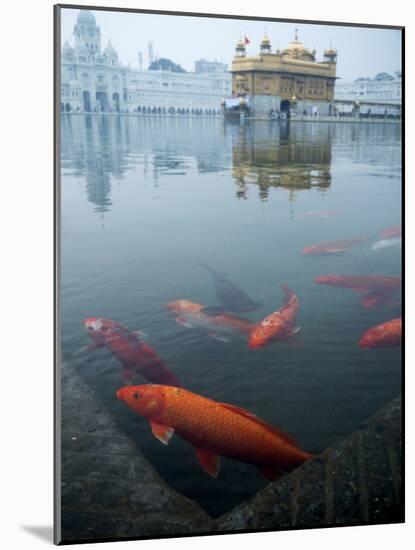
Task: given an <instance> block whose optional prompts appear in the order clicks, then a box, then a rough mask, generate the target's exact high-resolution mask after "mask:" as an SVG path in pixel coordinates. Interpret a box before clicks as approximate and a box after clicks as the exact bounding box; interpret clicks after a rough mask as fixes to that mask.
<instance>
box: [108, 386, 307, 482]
mask: <svg viewBox="0 0 415 550" xmlns="http://www.w3.org/2000/svg"><path fill="white" fill-rule="evenodd" d="M117 397H118V399H120V400H121V401H123V402H125V403H126V404H127V405H128V407H130V408H131V409H132V410H133V411H135V412H136V413H138V414H139V415H141V416H144V417H145V418H148V420H149V421H150V426H151V430H152V432H153V434H154V436H155V437H157V438H158V439H159V440H160V441H161V442H162V443H164V444H166V445H167V444H168V443H169V441H170V439H171V437H172V436H173V434H174V432H176V433H177V434H178V435H180V436H181V437H182V438H183V439H185V440H186V441H188V442H189V443H191V444H192V445H193V446H194V447H195V450H196V456H197V459H198V460H199V462H200V464H201V466H202V468H203V469H204V470H205V471H206V472H207V473H208V474H209V475H211V476H212V477H217V475H218V473H219V468H220V459H219V457H220V456H225V457H228V458H231V459H233V460H239V461H240V462H246V463H248V464H255V465H256V466H257V467H258V468H259V470H260V471H261V473H262V474H263V475H264V477H266V478H267V479H269V480H274V479H276V478H277V477H279V476H280V475H281V474H282V473H283V472H289V471H291V470H293V469H294V468H296V467H297V466H299V465H300V464H302V463H303V462H305V461H306V460H308V459H310V458H312V455H311V454H310V453H306V452H305V451H302V450H301V449H300V448H299V446H298V445H297V443H296V442H295V441H294V440H293V439H291V437H289V436H288V435H286V434H285V433H284V432H282V431H280V430H279V429H277V428H274V427H273V426H271V425H269V424H267V423H266V422H264V421H263V420H261V419H260V418H258V417H256V416H255V415H254V414H252V413H250V412H249V411H246V410H245V409H241V408H240V407H236V406H235V405H229V404H227V403H219V402H217V401H213V400H212V399H207V398H206V397H202V396H201V395H197V394H195V393H192V392H190V391H187V390H184V389H182V388H173V387H169V386H159V385H154V384H147V385H143V386H125V387H124V388H121V389H120V390H118V392H117Z"/></svg>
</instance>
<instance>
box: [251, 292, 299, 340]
mask: <svg viewBox="0 0 415 550" xmlns="http://www.w3.org/2000/svg"><path fill="white" fill-rule="evenodd" d="M281 288H282V290H283V292H284V294H285V300H284V304H283V305H282V307H280V309H279V310H278V311H274V313H271V315H268V317H265V319H263V320H262V321H260V322H259V323H257V324H256V325H255V327H254V328H253V330H252V331H251V333H250V334H249V338H248V346H249V347H250V348H251V349H255V348H262V347H264V346H266V345H267V344H268V343H269V342H270V341H273V340H285V339H287V338H288V337H289V336H291V335H293V334H295V333H297V332H298V331H299V330H300V329H299V328H298V327H296V326H295V318H296V315H297V311H298V308H299V303H298V298H297V296H296V295H295V294H294V292H293V291H292V290H291V289H289V288H288V286H286V285H281Z"/></svg>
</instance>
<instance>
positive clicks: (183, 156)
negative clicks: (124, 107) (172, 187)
mask: <svg viewBox="0 0 415 550" xmlns="http://www.w3.org/2000/svg"><path fill="white" fill-rule="evenodd" d="M61 132H62V139H61V165H62V173H63V174H65V173H70V174H73V175H75V176H77V177H82V176H83V177H85V179H86V193H87V197H88V200H89V201H90V202H91V203H93V204H94V205H95V206H96V208H95V211H96V212H100V213H103V212H106V211H108V210H110V208H111V198H110V197H111V185H112V184H113V183H114V181H117V180H118V181H120V180H122V179H123V175H124V173H125V172H126V170H131V169H134V168H135V166H137V165H141V167H142V174H143V178H144V179H145V180H150V181H151V182H152V183H153V185H154V186H158V184H159V182H160V180H161V178H163V177H164V176H170V177H173V176H177V175H184V174H186V173H188V172H189V170H191V169H192V170H196V171H197V172H198V173H212V172H218V171H221V170H224V169H226V168H227V167H228V166H229V162H230V156H231V149H230V142H229V141H228V139H227V136H226V135H225V133H224V132H223V126H222V121H221V120H215V119H201V120H194V119H162V118H160V119H158V118H150V117H149V118H146V119H138V118H133V117H128V118H124V117H105V116H91V115H85V116H83V115H79V116H63V117H62V119H61Z"/></svg>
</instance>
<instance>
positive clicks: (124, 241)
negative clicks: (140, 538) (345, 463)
mask: <svg viewBox="0 0 415 550" xmlns="http://www.w3.org/2000/svg"><path fill="white" fill-rule="evenodd" d="M400 132H401V127H400V126H399V125H395V124H367V123H362V124H350V123H329V124H328V123H300V122H292V123H283V122H276V121H270V122H267V121H264V122H262V121H257V122H248V123H246V124H245V125H239V124H234V123H225V122H224V121H222V120H217V119H198V118H194V119H174V118H168V119H158V118H150V117H149V118H133V117H116V116H113V117H112V116H102V117H101V116H89V117H88V116H76V115H72V116H71V115H64V116H63V117H62V144H61V148H62V157H61V158H62V189H61V195H62V197H61V199H62V207H61V269H62V274H61V303H62V319H61V329H62V358H63V361H64V362H70V363H73V364H75V365H76V367H77V368H78V369H79V371H80V372H81V374H82V375H83V376H84V378H85V379H86V380H87V381H88V382H89V383H90V384H91V385H92V386H93V387H94V388H95V389H96V392H97V394H98V396H99V397H100V398H101V399H103V400H104V401H105V402H106V404H107V406H108V408H109V409H110V410H111V411H112V413H113V414H114V416H115V417H116V419H117V421H118V422H119V424H120V425H121V427H122V429H123V430H125V431H126V432H127V433H128V434H129V435H131V437H133V438H134V440H135V441H136V442H137V444H138V445H139V447H140V449H141V450H142V451H143V453H144V454H145V456H146V457H147V459H148V460H149V461H150V462H151V463H152V464H153V465H154V467H155V468H156V469H157V471H158V472H159V473H160V475H161V476H162V477H163V478H164V479H165V480H166V481H167V483H168V484H170V485H171V486H172V487H174V488H175V489H176V490H177V491H179V492H181V493H183V494H185V495H186V496H188V497H190V498H192V499H194V500H196V501H197V502H199V503H200V504H201V506H202V507H204V508H205V509H206V510H207V511H208V512H209V513H210V514H211V515H214V516H217V515H220V514H222V513H223V512H225V511H227V510H229V509H230V508H232V507H233V506H235V505H236V504H239V503H241V502H242V501H243V500H245V499H246V498H248V497H250V496H252V495H253V494H254V493H255V492H256V491H258V490H259V489H260V488H262V487H264V486H265V484H266V481H264V479H263V478H262V477H261V475H260V473H259V472H258V471H257V469H256V468H255V467H254V466H251V465H247V464H242V463H239V462H234V461H231V460H228V459H223V460H222V468H221V471H220V474H219V477H218V479H216V480H215V479H212V478H210V477H209V476H208V475H207V474H205V473H204V471H203V470H202V468H201V467H200V466H199V464H198V462H197V461H196V458H195V455H194V450H193V448H192V447H191V446H190V445H189V444H188V443H187V442H185V441H183V440H181V439H180V437H178V436H176V437H173V439H172V441H171V442H170V444H169V446H168V447H165V446H163V445H161V443H160V442H159V441H158V440H156V439H155V438H154V437H153V436H152V434H151V432H150V430H149V425H148V422H147V421H145V420H143V419H141V418H139V417H138V416H136V415H134V413H132V412H131V411H130V410H128V409H127V408H126V407H125V406H123V405H122V404H121V403H120V402H118V401H117V399H116V398H115V392H116V390H117V389H118V388H119V387H121V386H122V385H123V383H122V381H121V378H120V368H119V362H118V361H117V359H115V358H114V357H113V356H112V355H111V354H110V352H109V351H107V350H106V349H100V350H95V351H90V352H85V353H84V354H80V355H75V356H74V353H75V352H76V351H77V350H78V349H79V348H81V347H82V346H85V345H86V344H88V343H90V340H89V338H88V335H87V334H86V332H85V329H84V327H83V325H82V320H83V319H84V318H86V317H91V316H99V317H105V318H109V319H112V320H115V321H117V322H120V323H121V324H123V325H125V326H126V327H128V328H129V329H131V330H140V331H143V332H144V333H145V334H146V340H147V342H148V343H149V344H150V345H151V346H152V347H153V348H154V349H155V350H156V352H157V353H158V354H159V355H160V356H161V357H162V358H163V360H164V361H165V363H166V366H167V367H168V368H169V369H170V370H171V371H173V372H174V373H175V374H176V375H177V376H178V377H179V378H180V380H181V382H182V383H183V385H184V386H185V387H186V388H187V389H189V390H191V391H194V392H196V393H199V394H202V395H204V396H207V397H210V398H212V399H215V400H219V401H222V402H229V403H233V404H236V405H239V406H242V407H244V408H246V409H248V410H250V411H252V412H253V413H255V414H257V415H258V416H259V417H261V418H263V419H265V420H267V421H268V422H270V423H272V424H274V425H275V426H278V427H280V428H282V429H283V430H284V431H286V432H288V433H290V434H291V435H293V436H295V438H296V439H297V440H298V441H299V443H300V445H301V447H302V448H304V449H305V450H307V451H310V452H315V453H318V452H320V451H322V450H324V449H325V448H326V447H328V446H329V445H332V444H334V443H336V442H337V441H339V440H340V439H342V438H343V437H344V436H346V435H347V434H349V433H350V432H351V431H352V430H354V429H356V428H358V427H359V425H360V424H361V422H362V421H363V420H365V419H366V418H367V417H368V416H369V415H370V414H372V413H374V412H375V411H376V410H377V409H378V408H379V407H380V406H382V405H383V404H384V403H385V402H387V401H388V400H389V399H392V398H394V397H396V396H397V395H398V394H399V392H400V390H401V350H400V348H393V349H378V350H372V351H366V350H362V349H360V348H359V347H358V345H357V342H358V340H359V338H360V335H361V334H362V332H363V331H364V330H366V329H367V328H369V327H371V326H373V325H375V324H377V323H380V322H383V321H387V320H389V319H393V318H396V317H399V316H400V311H401V307H400V304H397V303H395V304H387V305H382V306H379V307H378V308H375V309H371V310H365V309H363V308H362V306H361V305H360V301H359V299H360V295H359V294H357V293H355V292H353V291H351V290H348V289H340V288H332V287H328V286H323V285H317V284H316V283H315V282H314V278H315V277H316V276H317V275H321V274H327V273H336V274H348V275H394V276H396V275H400V270H401V257H400V255H401V251H400V249H399V248H387V249H383V250H378V251H373V250H372V249H371V246H372V244H373V242H374V241H376V240H378V239H379V238H380V237H379V233H380V231H381V230H383V229H384V228H387V227H389V226H393V225H397V224H400V220H401V135H400ZM322 210H325V211H335V212H336V215H335V216H334V217H329V218H321V217H309V216H307V215H304V214H305V213H307V212H315V211H322ZM361 235H367V236H368V237H369V240H368V241H367V242H365V243H362V244H361V245H359V246H356V247H353V248H351V249H350V250H349V251H348V252H347V253H345V254H340V255H332V256H316V257H308V256H304V255H303V254H301V250H302V249H303V248H304V247H305V246H308V245H312V244H315V243H319V242H322V241H330V240H337V239H350V238H353V237H356V236H361ZM198 262H205V263H206V264H208V265H209V266H211V267H212V268H214V269H216V270H218V271H221V272H226V273H227V275H228V277H229V279H230V280H232V281H233V282H234V283H236V284H238V285H239V286H240V287H241V288H243V289H244V290H245V291H246V292H247V293H248V294H249V295H250V296H251V298H252V299H254V300H255V301H258V302H260V303H261V304H263V307H262V308H261V309H259V310H258V311H255V312H254V313H251V314H246V315H245V316H246V317H248V318H250V319H251V320H260V319H262V318H264V317H265V316H266V315H268V314H269V313H271V312H273V311H275V310H277V309H278V308H279V307H280V306H281V303H282V292H281V289H280V285H281V284H282V283H286V284H288V285H289V286H290V287H291V288H292V289H293V290H294V291H295V293H296V294H297V296H298V299H299V302H300V310H299V314H298V325H299V326H300V327H301V331H300V332H299V333H298V335H297V336H296V337H295V338H293V339H292V340H291V341H289V342H286V343H274V344H272V345H269V346H267V347H265V348H263V349H260V350H251V349H249V348H248V347H247V343H246V338H245V339H244V338H243V337H236V338H235V339H233V340H232V341H230V342H222V341H218V340H215V339H212V338H211V337H209V336H208V335H207V334H206V333H204V332H203V331H200V330H190V329H188V328H186V327H183V326H179V325H178V324H176V323H175V321H174V318H172V317H171V315H169V313H168V312H167V311H166V309H165V304H166V303H167V302H169V301H171V300H176V299H180V298H187V299H189V300H193V301H195V302H199V303H202V304H205V305H216V304H217V300H216V297H215V293H214V286H213V282H212V278H211V276H210V275H209V273H208V272H207V271H206V270H204V269H202V268H201V267H200V266H199V265H198ZM144 382H145V381H144V379H141V378H140V377H137V383H138V384H141V383H144Z"/></svg>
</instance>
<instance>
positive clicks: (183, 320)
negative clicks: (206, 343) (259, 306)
mask: <svg viewBox="0 0 415 550" xmlns="http://www.w3.org/2000/svg"><path fill="white" fill-rule="evenodd" d="M166 307H167V309H169V310H170V311H172V312H173V313H174V314H175V315H177V317H176V322H177V323H178V324H179V325H181V326H184V327H187V328H201V329H204V330H206V331H207V333H208V335H209V336H212V338H216V339H217V340H222V341H229V337H230V336H232V335H234V334H235V333H242V334H249V333H250V332H251V330H252V329H253V327H254V326H255V325H254V323H252V322H251V321H249V320H248V319H244V318H243V317H237V316H236V315H231V314H229V313H223V314H221V315H208V314H206V313H204V311H203V309H204V306H202V304H197V303H195V302H191V301H190V300H176V301H174V302H169V303H168V304H167V306H166Z"/></svg>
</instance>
